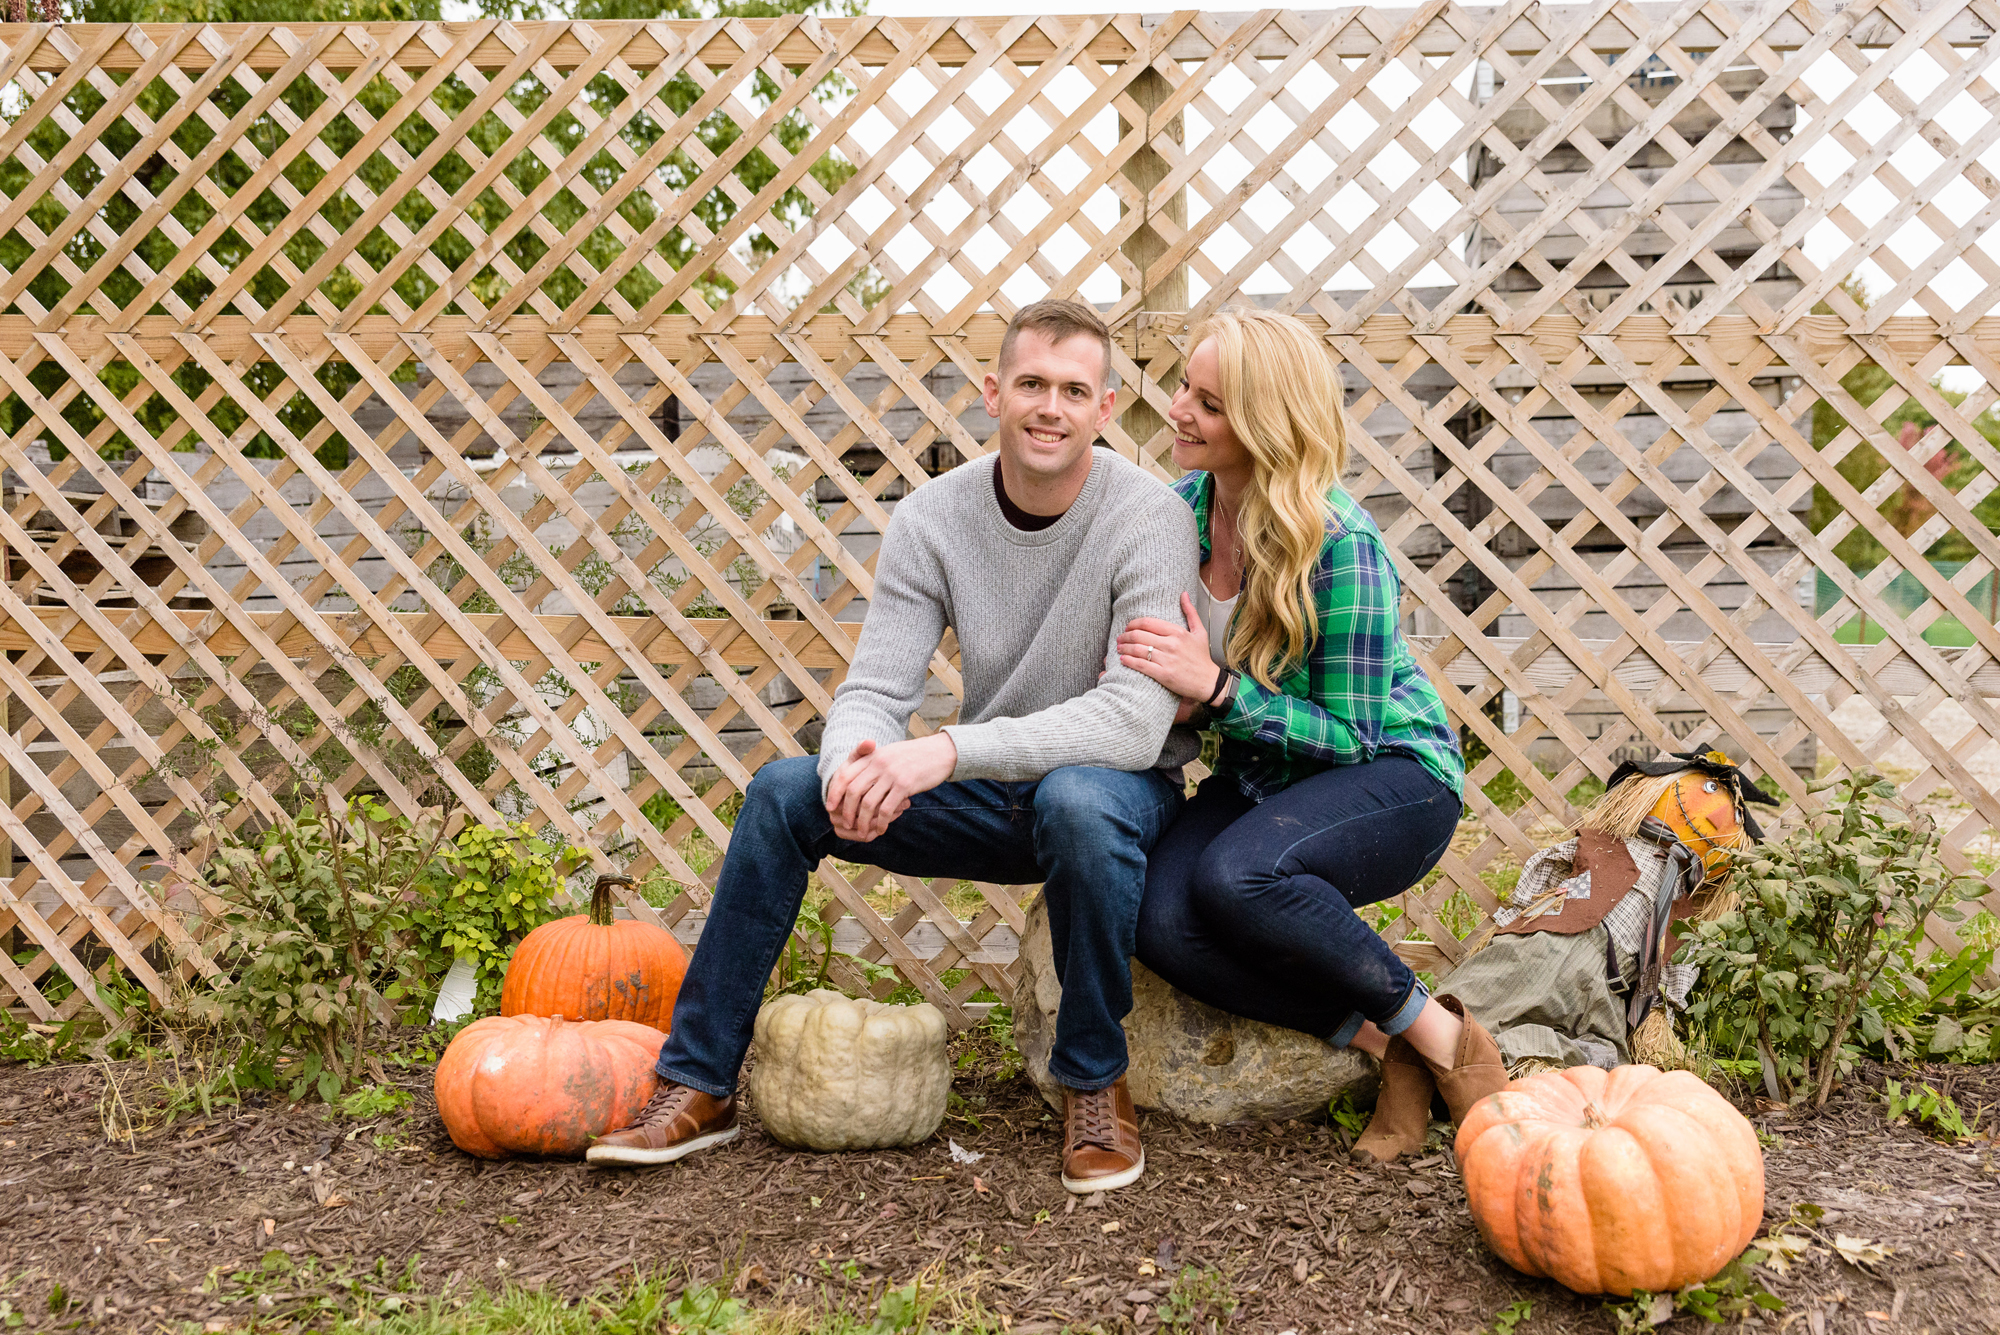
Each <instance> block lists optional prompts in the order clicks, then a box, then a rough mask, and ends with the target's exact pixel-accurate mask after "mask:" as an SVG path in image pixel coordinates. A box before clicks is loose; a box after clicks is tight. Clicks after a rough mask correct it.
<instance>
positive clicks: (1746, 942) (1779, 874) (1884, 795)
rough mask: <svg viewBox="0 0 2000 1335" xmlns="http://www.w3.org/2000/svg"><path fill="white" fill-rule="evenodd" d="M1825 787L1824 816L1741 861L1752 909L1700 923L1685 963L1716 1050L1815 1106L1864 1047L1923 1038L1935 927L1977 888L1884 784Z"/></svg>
mask: <svg viewBox="0 0 2000 1335" xmlns="http://www.w3.org/2000/svg"><path fill="white" fill-rule="evenodd" d="M1827 789H1831V790H1833V791H1832V798H1833V800H1832V801H1831V802H1830V803H1829V805H1828V806H1827V808H1826V809H1825V810H1824V811H1823V812H1822V813H1821V814H1820V815H1818V816H1817V817H1815V818H1814V819H1813V820H1812V821H1810V822H1809V823H1807V824H1806V825H1804V826H1801V827H1800V828H1798V829H1795V830H1792V831H1790V832H1789V833H1787V834H1786V835H1785V836H1784V837H1783V838H1782V839H1779V840H1775V841H1773V842H1771V843H1767V844H1765V845H1763V846H1762V847H1760V848H1759V849H1758V850H1757V851H1756V852H1755V853H1754V854H1752V855H1751V856H1749V857H1747V858H1746V859H1745V861H1744V862H1743V863H1742V864H1740V865H1739V867H1738V870H1737V882H1736V884H1737V888H1738V890H1739V891H1740V893H1741V903H1740V904H1739V906H1738V907H1737V908H1736V909H1735V910H1734V911H1732V912H1730V913H1728V914H1725V915H1723V916H1722V917H1721V918H1719V919H1717V920H1716V921H1714V922H1707V923H1701V924H1699V925H1698V926H1697V927H1696V929H1695V936H1694V938H1693V940H1692V941H1690V943H1689V945H1688V947H1687V950H1686V953H1685V955H1684V958H1685V959H1687V960H1688V961H1689V962H1691V963H1693V964H1696V965H1698V966H1699V967H1700V968H1701V970H1702V986H1701V987H1700V988H1699V989H1698V990H1697V994H1696V995H1697V998H1698V999H1697V1000H1696V1001H1695V1002H1694V1004H1693V1005H1691V1006H1690V1007H1689V1008H1688V1015H1689V1018H1690V1019H1691V1020H1692V1021H1693V1022H1694V1023H1695V1024H1697V1025H1701V1026H1705V1027H1706V1028H1707V1030H1708V1037H1709V1040H1710V1043H1711V1045H1712V1047H1713V1048H1714V1050H1715V1051H1716V1052H1717V1053H1718V1054H1722V1055H1728V1056H1735V1057H1739V1058H1740V1057H1748V1056H1754V1057H1755V1058H1756V1059H1757V1061H1758V1063H1759V1067H1760V1068H1761V1072H1762V1074H1763V1078H1764V1082H1765V1085H1766V1087H1767V1089H1768V1091H1769V1092H1770V1093H1771V1095H1772V1097H1774V1098H1779V1099H1784V1100H1786V1101H1791V1102H1799V1101H1805V1100H1811V1101H1812V1102H1813V1103H1814V1104H1815V1105H1816V1106H1817V1105H1819V1104H1824V1103H1825V1102H1826V1099H1827V1096H1828V1095H1829V1094H1830V1093H1831V1092H1832V1091H1833V1086H1834V1084H1835V1082H1836V1081H1837V1080H1838V1078H1839V1077H1840V1076H1841V1075H1842V1074H1843V1073H1844V1072H1846V1071H1847V1070H1848V1069H1849V1068H1850V1067H1851V1066H1852V1065H1853V1062H1854V1060H1855V1058H1856V1056H1858V1055H1859V1053H1860V1051H1861V1050H1862V1048H1863V1047H1864V1046H1873V1045H1878V1044H1884V1043H1885V1042H1888V1043H1899V1044H1907V1043H1909V1042H1911V1041H1912V1039H1913V1037H1914V1035H1913V1033H1912V1030H1911V1022H1912V1021H1913V1020H1914V1019H1915V1018H1917V1016H1918V1015H1919V1013H1920V1012H1921V1011H1922V1009H1923V1008H1924V1007H1925V1006H1926V1005H1928V1004H1929V999H1930V995H1931V987H1930V982H1929V981H1928V980H1927V979H1926V978H1925V976H1924V974H1923V972H1922V971H1921V970H1919V968H1918V967H1917V964H1916V960H1917V950H1918V947H1919V946H1920V944H1921V942H1922V940H1923V930H1924V923H1925V921H1926V920H1927V919H1928V918H1929V917H1930V916H1931V915H1932V914H1936V915H1937V916H1939V917H1941V918H1944V919H1946V920H1948V921H1957V920H1958V919H1959V917H1960V915H1959V913H1958V911H1957V910H1956V908H1955V907H1954V906H1955V905H1956V904H1957V903H1959V902H1960V901H1961V900H1964V899H1967V898H1970V897H1971V896H1972V895H1973V894H1974V893H1976V892H1977V891H1978V889H1979V882H1978V881H1976V880H1974V879H1972V878H1970V877H1959V876H1954V875H1952V874H1951V872H1949V871H1948V870H1947V869H1946V868H1945V865H1944V863H1943V862H1942V861H1941V860H1940V858H1939V856H1938V849H1939V839H1938V836H1937V832H1936V831H1935V830H1934V829H1933V828H1932V826H1931V824H1930V822H1929V821H1928V820H1925V819H1923V818H1922V817H1920V816H1919V817H1917V818H1915V819H1912V818H1911V816H1910V813H1909V812H1908V811H1907V809H1906V808H1904V807H1902V806H1901V804H1899V803H1897V802H1896V800H1895V799H1896V788H1895V785H1894V784H1893V783H1891V782H1889V781H1888V780H1887V779H1884V778H1882V777H1881V776H1879V775H1875V774H1869V773H1861V774H1856V775H1853V776H1850V777H1848V778H1846V779H1842V780H1839V781H1837V782H1834V783H1826V784H1816V785H1814V790H1815V791H1824V790H1827Z"/></svg>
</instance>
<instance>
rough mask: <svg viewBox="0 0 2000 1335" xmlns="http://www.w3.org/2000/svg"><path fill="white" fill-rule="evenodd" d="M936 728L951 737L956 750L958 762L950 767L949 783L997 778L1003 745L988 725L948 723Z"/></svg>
mask: <svg viewBox="0 0 2000 1335" xmlns="http://www.w3.org/2000/svg"><path fill="white" fill-rule="evenodd" d="M939 731H940V732H942V733H944V735H945V736H947V737H949V738H951V744H952V746H953V747H955V748H956V749H957V751H958V763H957V764H956V765H954V766H953V767H952V771H951V778H950V780H949V782H951V783H965V782H968V781H970V780H973V779H991V778H997V777H999V775H1000V771H1001V769H1002V768H1003V767H1004V765H1005V762H1006V747H1005V745H1004V744H1003V742H1002V740H1001V738H1000V737H999V735H998V733H997V731H996V730H995V729H994V727H993V726H992V725H991V724H989V723H950V724H947V725H945V726H944V727H943V728H940V729H939Z"/></svg>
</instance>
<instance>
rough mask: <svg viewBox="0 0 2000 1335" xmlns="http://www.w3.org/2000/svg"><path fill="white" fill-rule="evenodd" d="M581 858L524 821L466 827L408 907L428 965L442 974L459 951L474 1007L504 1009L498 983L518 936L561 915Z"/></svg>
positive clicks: (430, 972) (484, 1011) (480, 1011)
mask: <svg viewBox="0 0 2000 1335" xmlns="http://www.w3.org/2000/svg"><path fill="white" fill-rule="evenodd" d="M583 861H584V859H583V858H582V856H581V855H580V854H578V853H576V852H575V851H574V850H558V849H557V848H555V847H554V846H553V845H551V844H549V843H547V842H546V841H545V840H542V839H538V838H536V837H535V836H534V835H533V834H532V833H530V832H529V829H528V826H527V823H526V822H525V821H523V822H520V823H518V824H515V825H512V826H506V827H502V828H495V827H493V826H490V825H469V826H467V827H466V828H465V829H464V830H463V831H461V832H460V833H459V836H458V838H456V839H455V840H453V841H452V842H451V844H450V845H448V846H447V847H445V848H443V849H441V850H440V852H439V855H438V857H437V859H436V860H435V861H434V862H433V863H432V864H431V866H430V867H429V868H428V869H427V870H426V871H425V873H424V876H423V878H422V881H421V889H422V893H421V894H420V895H418V896H417V898H416V899H415V900H414V901H413V902H412V903H411V905H410V914H409V925H410V927H411V928H412V929H414V932H415V935H416V944H417V947H418V949H419V951H420V952H421V953H422V956H423V969H424V971H425V973H426V975H427V976H428V977H430V978H432V979H436V978H441V977H442V976H443V975H444V971H445V970H446V969H449V968H450V967H451V965H452V961H453V960H455V959H456V958H458V957H459V956H460V955H470V956H471V957H472V959H473V968H474V976H475V977H476V978H477V979H478V985H479V991H478V994H477V996H476V998H475V1000H474V1002H473V1010H472V1013H473V1014H474V1015H475V1016H478V1015H491V1014H495V1013H497V1012H498V1011H499V1009H500V984H501V980H502V979H503V977H504V976H505V974H506V972H507V962H508V961H509V960H511V959H512V958H513V957H514V947H515V946H517V945H519V944H520V943H521V938H522V937H524V936H526V935H527V934H528V933H529V932H532V931H533V930H534V929H535V928H537V927H539V926H541V925H542V924H543V923H545V922H547V921H548V920H549V919H551V918H554V917H558V916H560V914H561V912H562V910H561V908H560V907H559V906H558V905H557V903H556V898H557V896H558V895H559V894H560V893H561V891H562V886H563V882H564V880H566V879H567V878H568V877H569V875H570V873H571V872H573V871H575V870H576V869H577V867H578V866H580V865H581V864H582V862H583Z"/></svg>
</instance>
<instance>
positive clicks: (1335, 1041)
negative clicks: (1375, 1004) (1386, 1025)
mask: <svg viewBox="0 0 2000 1335" xmlns="http://www.w3.org/2000/svg"><path fill="white" fill-rule="evenodd" d="M1367 1022H1368V1017H1367V1016H1365V1015H1363V1014H1362V1013H1361V1012H1360V1011H1349V1012H1348V1013H1347V1018H1346V1019H1345V1020H1342V1021H1341V1022H1340V1028H1338V1029H1336V1030H1334V1031H1333V1032H1332V1033H1331V1034H1329V1035H1327V1039H1326V1041H1327V1042H1328V1043H1331V1044H1332V1045H1333V1046H1334V1047H1336V1048H1351V1047H1353V1046H1354V1036H1355V1035H1356V1034H1358V1033H1360V1032H1361V1026H1362V1025H1364V1024H1366V1023H1367Z"/></svg>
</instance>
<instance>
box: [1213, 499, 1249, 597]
mask: <svg viewBox="0 0 2000 1335" xmlns="http://www.w3.org/2000/svg"><path fill="white" fill-rule="evenodd" d="M1215 512H1216V513H1217V514H1218V515H1220V516H1222V518H1224V519H1226V520H1228V521H1229V560H1230V569H1231V571H1232V572H1234V574H1235V575H1236V592H1237V593H1239V594H1240V593H1242V592H1243V530H1242V528H1240V527H1239V526H1238V525H1237V523H1236V516H1235V515H1233V514H1230V513H1229V509H1228V507H1227V506H1225V505H1223V503H1222V488H1220V487H1217V488H1216V489H1215ZM1212 528H1213V526H1211V530H1212ZM1214 538H1215V535H1214V533H1213V531H1211V532H1210V534H1209V551H1210V554H1211V555H1212V554H1213V553H1214V550H1215V547H1216V545H1217V544H1216V543H1215V541H1214Z"/></svg>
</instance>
